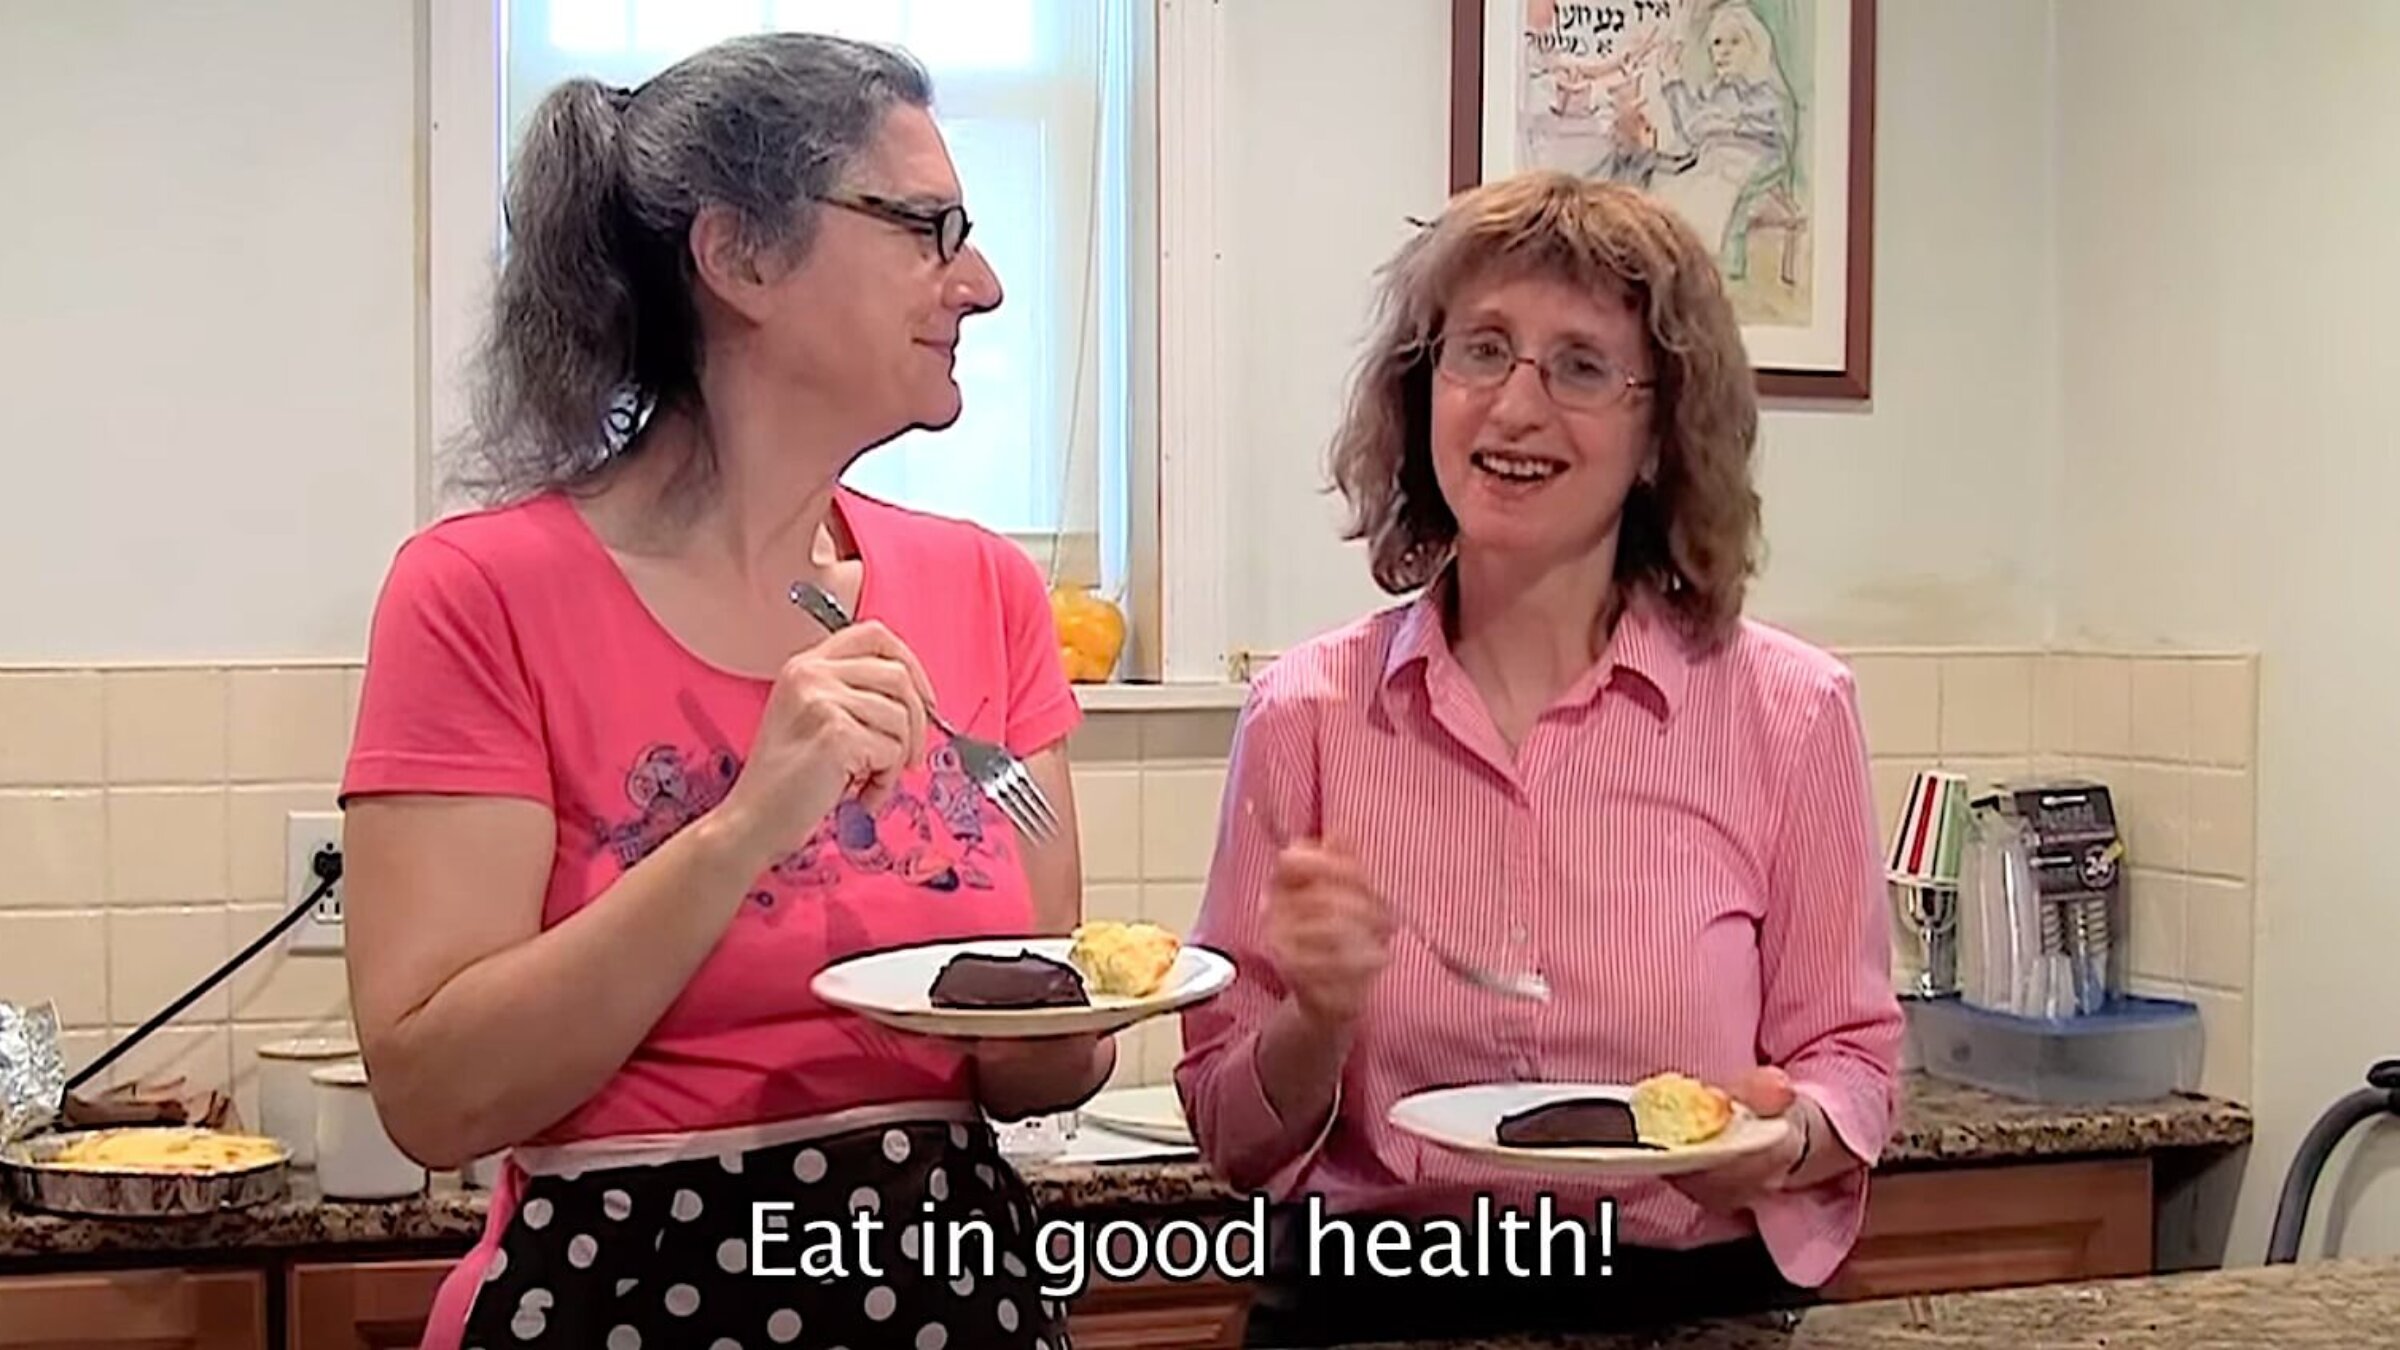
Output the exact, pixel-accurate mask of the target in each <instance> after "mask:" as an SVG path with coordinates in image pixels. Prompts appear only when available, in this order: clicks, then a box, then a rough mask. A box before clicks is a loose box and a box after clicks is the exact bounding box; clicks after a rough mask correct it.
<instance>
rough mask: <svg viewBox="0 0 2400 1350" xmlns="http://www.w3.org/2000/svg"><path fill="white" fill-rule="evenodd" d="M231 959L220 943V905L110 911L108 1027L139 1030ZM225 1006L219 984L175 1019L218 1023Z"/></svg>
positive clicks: (222, 915) (228, 1006) (222, 987)
mask: <svg viewBox="0 0 2400 1350" xmlns="http://www.w3.org/2000/svg"><path fill="white" fill-rule="evenodd" d="M232 954H233V949H232V948H231V947H229V946H227V945H226V941H225V907H224V906H223V905H201V906H194V907H191V908H179V909H116V910H110V911H109V915H108V1019H109V1021H111V1022H113V1023H115V1024H116V1025H118V1026H137V1025H139V1024H140V1023H142V1022H143V1021H144V1020H146V1019H147V1018H149V1017H150V1016H151V1015H152V1014H154V1013H156V1012H158V1010H159V1009H161V1008H164V1007H166V1006H167V1005H168V1004H169V1003H172V1002H174V1001H175V999H177V998H178V997H180V996H181V995H182V994H183V992H184V991H185V990H186V989H189V988H190V987H192V986H193V985H195V984H197V983H199V982H200V980H201V979H202V978H203V977H205V976H206V975H207V974H208V973H209V972H210V971H212V970H215V969H216V968H217V967H218V966H220V965H223V964H224V963H225V958H226V957H228V956H230V955H232ZM229 983H230V982H229ZM231 1006H232V1005H231V1004H230V1003H229V1002H228V1001H227V998H226V988H225V985H223V984H220V985H218V986H217V987H216V988H214V989H211V990H209V991H208V992H207V993H205V994H202V995H201V996H200V999H199V1001H198V1002H196V1003H194V1004H192V1005H191V1006H190V1007H188V1008H186V1009H184V1010H183V1012H181V1013H179V1014H177V1016H178V1018H179V1019H180V1020H186V1021H194V1022H197V1021H214V1022H222V1021H224V1020H225V1018H226V1017H227V1016H228V1014H229V1013H230V1011H231Z"/></svg>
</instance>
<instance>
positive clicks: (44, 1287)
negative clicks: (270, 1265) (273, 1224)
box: [0, 1270, 268, 1350]
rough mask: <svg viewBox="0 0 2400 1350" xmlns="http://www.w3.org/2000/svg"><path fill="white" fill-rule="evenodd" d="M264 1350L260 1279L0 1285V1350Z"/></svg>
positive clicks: (238, 1275)
mask: <svg viewBox="0 0 2400 1350" xmlns="http://www.w3.org/2000/svg"><path fill="white" fill-rule="evenodd" d="M120 1347H122V1350H268V1345H267V1277H266V1275H265V1274H264V1273H263V1272H260V1271H249V1270H214V1271H182V1270H132V1271H101V1272H94V1273H91V1274H72V1275H19V1276H12V1277H9V1278H7V1279H0V1350H119V1348H120Z"/></svg>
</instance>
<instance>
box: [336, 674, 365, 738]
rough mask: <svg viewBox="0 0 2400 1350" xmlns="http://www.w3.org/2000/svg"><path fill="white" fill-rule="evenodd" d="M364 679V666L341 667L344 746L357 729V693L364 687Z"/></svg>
mask: <svg viewBox="0 0 2400 1350" xmlns="http://www.w3.org/2000/svg"><path fill="white" fill-rule="evenodd" d="M366 679H367V670H366V667H365V666H363V665H359V666H344V667H342V743H343V744H344V745H345V746H347V745H348V744H349V743H350V739H351V737H352V736H354V735H356V734H357V731H358V693H359V690H360V689H362V688H363V687H365V685H366Z"/></svg>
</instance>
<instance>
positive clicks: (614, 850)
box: [593, 742, 1009, 909]
mask: <svg viewBox="0 0 2400 1350" xmlns="http://www.w3.org/2000/svg"><path fill="white" fill-rule="evenodd" d="M926 760H927V763H926V767H925V768H924V769H923V770H922V771H919V772H915V773H911V774H909V775H907V776H905V777H904V778H903V779H902V780H901V782H900V784H899V786H898V787H897V788H895V789H894V790H893V792H892V795H891V797H890V798H889V799H888V800H887V801H885V802H884V804H883V809H882V811H881V812H879V813H874V814H870V813H869V812H868V811H867V809H866V807H864V806H862V805H861V804H860V803H859V801H858V799H857V798H855V797H844V798H843V799H842V800H841V802H840V803H839V804H838V805H836V806H835V807H834V809H833V811H832V812H831V814H829V815H828V816H827V817H826V818H825V820H824V821H823V822H822V823H820V824H819V825H818V826H817V828H816V829H815V830H814V831H812V832H811V833H810V834H809V836H808V838H807V839H806V840H804V841H803V842H802V843H801V845H800V847H798V848H796V849H794V850H792V851H791V852H790V853H787V854H785V855H783V856H782V857H780V858H778V859H776V860H775V862H774V864H773V866H771V867H770V868H769V869H768V873H767V875H768V877H769V878H771V879H772V882H773V883H774V885H773V886H772V887H771V888H770V887H767V886H762V887H761V888H759V889H757V890H754V891H752V892H751V893H750V900H751V902H752V903H754V904H756V905H758V906H759V907H761V908H766V909H771V908H773V907H774V906H775V904H776V903H777V900H778V898H779V897H778V894H777V892H778V891H781V892H783V893H784V894H787V895H793V894H805V893H807V892H809V891H822V890H825V889H827V888H829V887H831V886H833V885H834V884H835V883H836V882H838V881H839V880H841V878H842V877H843V876H845V875H860V876H885V875H888V876H892V877H896V878H898V879H900V880H902V881H906V882H908V883H910V884H911V885H915V886H920V887H923V888H925V889H927V890H931V891H937V892H950V891H957V890H960V889H962V888H963V889H968V890H978V891H981V890H990V889H991V887H992V869H994V868H996V867H999V866H1002V865H1004V864H1006V862H1007V861H1008V858H1009V854H1008V844H1007V830H1006V828H1005V827H1004V826H1003V824H1002V822H1001V817H1000V814H999V811H998V809H997V808H995V807H993V806H992V805H991V803H990V802H989V801H988V800H987V799H986V798H985V797H984V795H983V793H982V792H980V791H979V790H977V788H976V786H975V783H974V781H973V780H972V779H970V778H968V777H967V773H966V769H965V767H964V766H963V765H962V764H961V763H960V762H959V758H958V751H957V749H956V748H954V747H953V746H951V745H950V744H948V743H947V742H943V743H941V744H938V745H935V746H933V747H932V748H931V749H930V750H929V751H928V752H927V754H926ZM741 769H742V761H741V757H740V756H739V755H736V754H735V753H734V752H733V751H731V750H729V749H724V748H718V749H714V750H709V751H706V752H704V753H702V754H701V755H699V756H698V757H697V758H696V760H695V759H694V758H693V757H691V756H687V754H686V752H685V751H684V750H683V748H682V747H680V746H676V745H670V744H653V745H651V746H649V747H647V748H645V749H644V750H643V751H642V752H641V754H640V755H638V756H637V757H636V758H635V760H634V762H633V764H632V765H631V766H630V767H629V768H628V769H627V770H626V773H625V778H624V784H625V798H626V804H627V805H628V806H629V807H630V808H631V811H630V814H628V815H625V816H623V817H618V818H603V819H601V820H599V821H596V822H594V829H593V834H594V837H595V838H597V839H598V840H599V842H600V846H601V847H602V848H603V849H604V850H606V851H607V852H608V853H609V854H610V855H611V856H613V857H614V858H615V859H616V861H617V865H618V866H619V867H620V868H622V869H627V870H630V869H631V868H632V867H633V866H634V865H635V864H636V863H639V862H640V861H641V860H642V859H644V858H647V857H649V856H650V854H651V853H652V852H654V851H656V850H657V849H658V847H659V846H660V845H662V844H664V843H666V842H667V840H669V839H671V838H673V837H674V835H675V832H676V831H678V830H681V829H682V828H683V827H684V826H686V825H689V824H691V823H692V822H693V821H695V820H697V819H699V818H700V817H701V816H702V815H704V814H706V813H707V812H708V811H709V810H710V809H711V808H713V807H715V806H716V805H717V803H719V802H721V801H723V800H724V799H725V794H726V793H728V792H730V791H732V789H733V782H734V779H735V778H737V777H739V776H740V774H741Z"/></svg>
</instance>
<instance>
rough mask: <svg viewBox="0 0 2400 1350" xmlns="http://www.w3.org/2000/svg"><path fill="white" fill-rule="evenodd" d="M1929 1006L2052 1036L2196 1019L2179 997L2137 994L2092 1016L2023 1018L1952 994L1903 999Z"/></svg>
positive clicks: (2092, 1033) (2190, 1006)
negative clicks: (1944, 996) (1948, 995)
mask: <svg viewBox="0 0 2400 1350" xmlns="http://www.w3.org/2000/svg"><path fill="white" fill-rule="evenodd" d="M1902 1002H1903V1003H1916V1004H1920V1005H1924V1006H1927V1007H1931V1006H1933V1005H1936V1004H1939V1005H1941V1006H1942V1008H1943V1015H1944V1016H1949V1017H1959V1018H1964V1019H1966V1020H1969V1021H1975V1022H1983V1023H1987V1024H1990V1025H1993V1026H2004V1027H2014V1028H2017V1029H2019V1030H2023V1031H2038V1032H2042V1033H2044V1034H2046V1035H2053V1036H2104V1035H2107V1034H2108V1033H2110V1032H2114V1031H2124V1030H2126V1029H2127V1028H2129V1027H2141V1026H2171V1025H2174V1024H2176V1023H2179V1022H2196V1021H2198V1020H2199V1019H2200V1005H2198V1004H2196V1003H2190V1002H2187V1001H2185V1000H2183V999H2179V998H2150V997H2148V996H2145V995H2141V994H2125V995H2121V996H2119V997H2118V998H2116V999H2114V1000H2112V1001H2110V1002H2109V1003H2107V1004H2106V1005H2104V1006H2102V1008H2101V1009H2100V1011H2098V1012H2093V1013H2077V1014H2075V1015H2074V1016H2072V1017H2027V1016H2024V1015H2021V1014H2018V1013H2012V1012H2002V1011H2000V1010H1999V1009H1997V1008H1986V1007H1981V1006H1979V1005H1977V1004H1973V1003H1969V1002H1967V1001H1966V1000H1965V999H1963V998H1959V997H1956V996H1955V995H1953V996H1950V997H1946V998H1919V999H1903V1000H1902Z"/></svg>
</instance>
